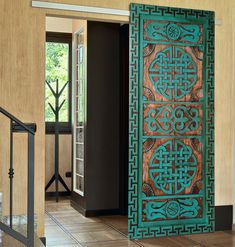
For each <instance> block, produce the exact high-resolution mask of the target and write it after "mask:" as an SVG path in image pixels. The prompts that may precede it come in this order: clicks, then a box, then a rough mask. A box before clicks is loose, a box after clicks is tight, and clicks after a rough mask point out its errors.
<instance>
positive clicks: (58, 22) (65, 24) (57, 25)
mask: <svg viewBox="0 0 235 247" xmlns="http://www.w3.org/2000/svg"><path fill="white" fill-rule="evenodd" d="M72 21H73V20H72V19H68V18H58V17H51V16H47V17H46V31H48V32H59V33H72Z"/></svg>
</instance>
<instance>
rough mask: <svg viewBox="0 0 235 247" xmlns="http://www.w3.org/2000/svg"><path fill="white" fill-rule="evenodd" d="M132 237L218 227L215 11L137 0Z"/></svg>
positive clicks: (131, 157)
mask: <svg viewBox="0 0 235 247" xmlns="http://www.w3.org/2000/svg"><path fill="white" fill-rule="evenodd" d="M129 111H130V113H129V114H130V115H129V123H130V129H129V131H130V135H129V236H130V238H134V239H138V238H147V237H155V236H166V235H168V236H169V235H179V234H191V233H200V232H211V231H214V13H213V12H209V11H201V10H191V9H179V8H169V7H159V6H148V5H139V4H131V17H130V108H129Z"/></svg>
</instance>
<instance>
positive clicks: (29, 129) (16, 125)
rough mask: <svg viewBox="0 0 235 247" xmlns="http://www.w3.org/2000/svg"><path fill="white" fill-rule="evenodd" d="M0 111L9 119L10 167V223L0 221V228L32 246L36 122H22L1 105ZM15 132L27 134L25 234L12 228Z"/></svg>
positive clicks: (28, 246)
mask: <svg viewBox="0 0 235 247" xmlns="http://www.w3.org/2000/svg"><path fill="white" fill-rule="evenodd" d="M0 113H2V114H3V115H4V116H6V117H7V118H9V119H10V168H9V173H8V175H9V179H10V203H9V206H10V209H9V212H10V213H9V217H10V218H9V220H10V225H8V224H5V223H3V222H1V221H0V230H2V231H4V232H5V233H6V234H9V235H10V236H11V237H13V238H15V239H17V240H18V241H20V242H22V243H23V244H25V245H26V246H27V247H34V152H35V148H34V146H35V145H34V142H35V132H36V124H34V123H30V124H26V123H23V122H22V121H20V120H19V119H18V118H16V117H15V116H13V115H12V114H11V113H9V112H8V111H7V110H5V109H4V108H2V107H0ZM17 132H24V133H27V135H28V175H27V177H28V186H27V192H28V193H27V236H25V235H24V234H21V233H20V232H17V231H16V230H15V229H14V228H13V178H14V164H13V143H14V142H13V134H14V133H17Z"/></svg>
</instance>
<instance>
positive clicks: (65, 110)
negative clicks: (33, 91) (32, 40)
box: [45, 32, 72, 133]
mask: <svg viewBox="0 0 235 247" xmlns="http://www.w3.org/2000/svg"><path fill="white" fill-rule="evenodd" d="M71 72H72V34H67V33H51V32H47V33H46V81H47V82H48V83H49V84H50V85H51V87H52V88H53V89H54V90H56V81H57V80H58V85H59V90H60V89H62V88H63V86H64V85H65V84H66V82H67V81H68V82H69V83H68V85H67V86H66V87H65V90H64V91H63V93H62V94H61V96H60V99H59V104H61V103H62V102H63V101H64V104H63V106H62V108H61V110H60V114H59V128H60V133H71V97H72V96H71V88H72V86H71V84H72V83H71V79H72V76H71ZM49 103H50V104H51V105H52V106H53V107H55V98H54V95H53V94H52V92H51V90H50V88H49V87H48V85H47V84H46V83H45V121H46V133H54V130H55V116H54V113H53V111H52V109H51V107H50V106H49Z"/></svg>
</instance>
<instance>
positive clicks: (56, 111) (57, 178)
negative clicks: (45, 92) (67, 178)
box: [45, 80, 70, 202]
mask: <svg viewBox="0 0 235 247" xmlns="http://www.w3.org/2000/svg"><path fill="white" fill-rule="evenodd" d="M46 84H47V85H48V87H49V88H50V90H51V92H52V94H53V95H54V97H55V108H54V107H53V106H52V105H51V103H50V102H49V103H48V104H49V106H50V107H51V110H52V111H53V113H54V114H55V163H54V165H55V166H54V167H55V174H54V175H53V176H52V177H51V179H50V181H49V182H48V184H47V185H46V187H45V191H47V189H48V188H49V187H50V186H51V184H52V183H53V182H54V181H55V190H56V191H55V195H56V202H58V201H59V182H60V183H61V184H62V185H63V187H64V188H65V189H66V191H68V192H70V189H69V188H68V186H67V185H66V183H65V182H64V180H63V178H62V177H61V176H60V173H59V112H60V109H61V108H62V106H63V104H64V102H65V100H63V102H62V103H61V104H59V99H60V96H61V94H62V93H63V91H64V89H65V87H66V86H67V85H68V82H67V83H65V85H64V86H63V88H62V89H61V90H60V91H59V81H58V80H56V91H55V90H54V89H53V88H52V87H51V85H50V83H49V82H48V81H46Z"/></svg>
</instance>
